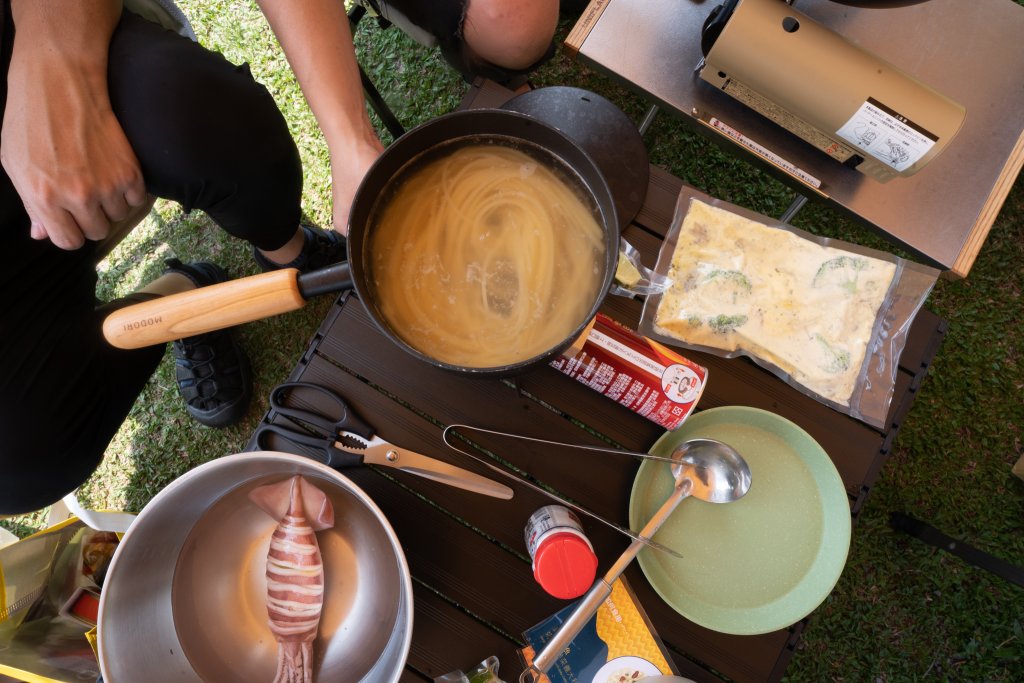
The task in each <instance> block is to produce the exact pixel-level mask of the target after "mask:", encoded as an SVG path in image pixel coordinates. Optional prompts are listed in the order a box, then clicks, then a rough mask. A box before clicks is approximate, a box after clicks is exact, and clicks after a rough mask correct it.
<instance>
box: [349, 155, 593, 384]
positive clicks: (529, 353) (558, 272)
mask: <svg viewBox="0 0 1024 683" xmlns="http://www.w3.org/2000/svg"><path fill="white" fill-rule="evenodd" d="M568 173H569V172H568V171H565V170H562V169H559V168H557V167H556V166H555V165H554V164H553V163H546V162H542V161H540V160H538V159H537V158H535V157H534V156H532V155H530V154H527V153H525V152H523V151H521V150H519V149H516V148H514V147H512V146H508V145H505V144H493V143H489V144H485V143H482V142H478V143H474V144H469V145H463V146H453V149H451V151H450V152H449V153H445V154H443V155H441V156H436V157H433V158H431V159H429V160H427V161H426V162H425V163H423V164H420V165H417V167H415V168H412V169H410V170H408V171H407V172H406V173H404V174H403V175H404V176H405V177H404V178H402V179H401V180H400V182H399V183H397V184H396V185H395V187H396V189H395V190H394V192H393V193H392V194H391V196H389V197H388V198H387V199H386V200H384V201H382V202H380V206H379V207H378V208H377V209H375V211H374V215H373V217H372V219H371V225H370V233H369V234H370V235H372V237H371V238H370V244H369V246H370V252H369V253H370V254H371V256H370V258H369V261H368V265H369V266H370V280H371V282H372V284H373V286H374V288H375V289H376V292H375V295H376V298H377V301H378V306H379V310H380V313H381V315H382V316H383V318H384V319H385V320H386V321H387V323H388V324H389V325H390V327H391V328H392V330H393V331H394V332H395V333H396V334H397V335H398V336H400V337H401V338H402V339H403V340H404V341H405V342H406V343H407V344H409V345H410V346H412V347H413V348H415V349H417V350H418V351H420V352H421V353H423V354H425V355H427V356H430V357H432V358H434V359H436V360H439V361H442V362H445V363H449V364H452V365H459V366H463V367H473V368H493V367H501V366H506V365H511V364H515V363H518V362H521V361H524V360H528V359H530V358H532V357H534V356H537V355H539V354H542V353H544V352H545V351H548V350H550V349H552V348H553V347H555V346H556V345H558V344H559V343H561V342H563V341H564V340H566V338H567V337H569V336H570V335H571V334H572V333H573V331H574V330H576V329H577V328H578V327H579V326H580V325H581V324H582V323H583V322H584V320H585V319H586V317H587V315H588V314H589V312H590V310H591V308H592V306H593V305H594V301H595V298H596V296H597V290H598V288H599V287H600V286H601V283H602V280H603V274H604V263H605V239H604V230H603V228H602V226H601V224H600V223H599V222H598V220H597V218H596V217H595V216H596V213H597V212H596V209H595V208H594V206H593V201H592V199H591V198H589V197H586V198H585V197H583V196H581V195H582V192H581V191H579V190H577V189H575V188H574V187H573V183H572V182H571V181H569V180H567V176H568Z"/></svg>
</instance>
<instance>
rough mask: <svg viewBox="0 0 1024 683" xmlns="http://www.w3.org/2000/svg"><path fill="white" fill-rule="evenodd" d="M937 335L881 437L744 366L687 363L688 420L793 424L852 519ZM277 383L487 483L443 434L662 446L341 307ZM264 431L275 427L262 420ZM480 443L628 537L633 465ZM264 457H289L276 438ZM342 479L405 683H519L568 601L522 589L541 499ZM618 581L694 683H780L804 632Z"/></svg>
mask: <svg viewBox="0 0 1024 683" xmlns="http://www.w3.org/2000/svg"><path fill="white" fill-rule="evenodd" d="M681 186H682V183H681V182H680V181H679V180H678V179H677V178H674V177H672V176H671V175H668V174H667V173H665V172H662V171H659V170H658V169H656V168H652V169H651V179H650V184H649V188H648V193H647V197H646V201H645V204H644V207H643V209H642V210H641V212H640V214H639V216H638V217H637V218H636V220H635V221H634V222H633V224H632V225H631V226H630V227H629V228H628V230H627V231H626V232H625V235H624V236H625V237H626V239H627V240H629V241H630V242H631V243H632V244H633V245H634V246H636V247H637V248H638V249H639V250H640V251H641V252H642V253H643V255H644V258H645V262H647V263H653V262H654V260H655V256H656V253H657V250H658V248H659V245H660V243H661V239H662V237H663V236H664V234H665V231H666V230H667V228H668V227H669V223H670V221H671V218H672V213H673V207H674V203H675V198H676V196H677V195H678V193H679V190H680V188H681ZM641 306H642V304H641V302H640V301H638V300H634V299H626V298H622V297H616V296H609V297H608V298H607V300H606V302H605V304H604V308H603V310H604V312H606V313H607V314H609V315H610V316H612V317H613V318H615V319H616V320H618V321H620V322H622V323H624V324H626V325H629V326H633V327H634V328H635V326H636V324H637V322H638V320H639V316H640V311H641ZM944 331H945V323H944V322H943V321H942V320H940V319H939V318H937V317H936V316H934V315H932V314H930V313H928V312H927V311H922V312H921V313H920V314H919V315H918V317H917V319H916V321H915V323H914V325H913V327H912V330H911V332H910V337H909V341H908V344H907V347H906V350H905V351H904V353H903V356H902V359H901V362H900V370H899V378H898V381H897V387H896V395H895V398H894V400H893V404H892V408H891V410H890V416H889V421H888V424H887V427H886V428H885V429H884V430H877V429H873V428H871V427H868V426H866V425H864V424H863V423H860V422H858V421H856V420H853V419H851V418H848V417H846V416H844V415H841V414H839V413H837V412H835V411H833V410H831V409H829V408H827V407H825V406H823V405H821V404H819V403H817V402H815V401H814V400H812V399H810V398H808V397H806V396H804V395H803V394H801V393H800V392H798V391H796V390H795V389H792V388H791V387H789V386H787V385H786V384H784V383H783V382H781V381H780V380H778V379H776V378H775V377H774V376H772V375H770V374H769V373H767V372H765V371H764V370H762V369H760V368H758V367H757V366H755V365H754V364H753V363H750V362H747V361H745V360H742V359H739V360H724V359H720V358H715V357H712V356H708V355H704V354H700V353H691V352H685V355H686V356H688V357H690V358H692V359H693V360H695V361H697V362H698V363H701V364H702V365H705V366H706V367H708V368H709V369H710V377H709V382H708V385H707V388H706V390H705V393H704V395H703V397H702V399H701V402H700V405H699V409H707V408H711V407H715V406H725V405H747V406H754V407H758V408H763V409H765V410H770V411H772V412H775V413H778V414H780V415H782V416H784V417H786V418H788V419H790V420H792V421H794V422H796V423H797V424H798V425H800V426H801V427H803V428H804V429H805V430H806V431H807V432H808V433H810V434H811V435H812V436H813V437H814V438H815V439H816V440H817V441H818V442H819V443H820V444H821V445H822V447H823V448H824V449H825V450H826V451H827V452H828V453H829V455H830V456H831V458H832V459H833V461H834V462H835V464H836V467H837V469H838V471H839V473H840V475H841V476H842V479H843V482H844V484H845V485H846V489H847V492H848V494H849V498H850V504H851V511H852V513H853V514H854V515H856V513H857V512H858V511H859V509H860V506H861V505H862V504H863V501H864V498H865V496H866V495H867V492H868V491H869V490H870V487H871V484H872V482H873V481H874V480H875V478H876V477H877V476H878V472H879V468H880V467H881V465H882V463H883V462H884V460H885V457H886V455H887V453H888V452H889V449H890V447H891V445H892V440H893V438H894V436H895V434H896V431H897V430H898V428H899V424H900V422H901V421H902V420H903V417H904V416H905V415H906V412H907V410H909V408H910V405H911V404H912V402H913V400H914V394H915V391H916V389H917V387H918V386H919V384H920V382H921V381H922V379H923V377H924V374H925V370H926V368H927V366H928V364H929V362H930V360H931V358H932V356H933V355H934V354H935V352H936V350H937V348H938V346H939V345H940V343H941V340H942V336H943V333H944ZM288 379H289V380H292V381H294V380H302V381H306V382H314V383H317V384H322V385H324V386H327V387H330V388H332V389H334V390H336V391H337V392H339V393H341V394H342V395H343V396H345V397H346V398H347V399H348V400H349V401H350V402H351V403H352V404H353V405H354V406H356V407H357V409H358V411H359V412H360V413H361V414H362V415H363V416H364V417H366V418H367V419H368V420H369V421H370V422H371V423H372V424H374V425H375V426H376V427H377V430H378V432H379V434H380V435H381V436H382V437H383V438H385V439H387V440H389V441H392V442H394V443H397V444H399V445H401V446H404V447H406V448H409V449H413V450H416V451H419V452H421V453H424V454H426V455H429V456H432V457H435V458H439V459H442V460H446V461H448V462H451V463H453V464H456V465H458V466H460V467H464V468H466V469H470V470H473V471H477V472H479V473H481V474H484V475H485V476H490V477H492V478H498V477H497V476H496V475H495V474H494V473H493V472H491V471H489V470H488V469H487V468H486V467H485V466H483V465H481V464H479V463H477V462H474V461H473V460H472V459H470V458H467V457H466V456H464V455H461V454H458V453H455V452H454V451H452V450H451V449H449V448H447V447H446V446H445V445H444V443H443V441H442V439H441V432H442V429H443V426H444V425H450V424H456V423H463V424H470V425H476V426H481V427H486V428H489V429H495V430H499V431H505V432H512V433H517V434H522V435H526V436H533V437H537V438H543V439H549V440H554V441H560V442H564V443H578V444H595V445H597V444H600V445H605V443H604V441H603V439H607V440H610V441H611V442H613V443H615V444H618V445H620V446H621V447H622V448H625V449H630V450H638V451H646V450H647V449H648V448H650V446H651V445H652V444H653V443H654V441H655V440H656V439H657V438H658V437H659V436H660V435H661V434H662V433H663V430H662V429H661V428H659V427H658V426H656V425H655V424H653V423H652V422H649V421H648V420H646V419H645V418H643V417H640V416H639V415H637V414H635V413H633V412H631V411H630V410H628V409H626V408H624V407H622V406H620V405H618V404H617V403H616V402H614V401H610V400H608V399H607V398H605V397H603V396H601V395H599V394H598V393H596V392H594V391H592V390H591V389H588V388H587V387H585V386H583V385H582V384H579V383H578V382H576V381H575V380H573V379H571V378H569V377H566V376H564V375H562V374H561V373H559V372H558V371H556V370H554V369H552V368H550V367H547V366H542V367H539V368H536V369H533V370H531V371H529V372H527V373H525V374H522V375H520V376H518V377H517V378H516V379H515V381H514V382H512V381H508V380H481V379H472V378H467V377H463V376H460V375H457V374H454V373H451V372H446V371H443V370H439V369H436V368H433V367H429V366H427V365H426V364H424V363H422V362H421V361H419V360H417V359H416V358H414V357H412V356H411V355H410V354H408V353H406V352H404V351H403V350H401V349H400V348H398V347H397V346H396V345H395V344H393V343H392V342H391V341H389V340H388V339H387V338H386V337H385V336H383V335H382V333H381V332H380V331H379V330H378V329H377V328H376V326H375V325H374V323H373V322H372V321H371V319H370V318H369V316H368V314H367V313H366V311H365V309H364V308H363V306H362V304H361V303H360V301H359V300H358V298H356V297H355V296H354V295H351V294H345V295H342V296H341V297H339V298H338V300H337V301H336V303H335V305H334V306H333V307H332V309H331V311H330V313H329V314H328V316H327V318H326V319H325V321H324V322H323V324H322V326H321V328H320V330H319V331H318V333H317V334H316V336H315V338H314V339H313V340H312V342H311V343H310V346H309V348H308V350H307V352H306V353H305V354H304V355H303V357H302V359H301V360H300V361H299V362H298V363H297V365H296V366H295V368H294V370H293V371H292V373H291V375H290V376H289V378H288ZM264 419H265V420H267V421H275V420H283V419H284V418H282V417H281V416H276V415H275V414H273V412H271V413H268V414H267V415H266V416H265V418H264ZM581 425H587V426H588V427H589V429H585V428H583V427H582V426H581ZM599 435H600V436H599ZM480 441H481V444H482V445H483V446H485V447H488V448H490V449H491V450H493V451H494V452H495V453H498V454H500V455H502V456H503V457H505V458H507V460H508V461H510V462H512V463H514V464H515V465H517V466H519V467H521V468H523V469H524V470H525V471H526V472H529V473H530V474H531V475H532V476H534V477H536V479H537V480H539V481H542V482H544V483H546V484H548V485H550V486H551V487H553V488H554V489H555V490H556V491H558V492H559V494H560V495H562V496H566V497H569V498H570V499H572V500H575V501H576V502H577V503H579V504H580V505H583V506H584V507H586V508H588V509H589V510H592V511H593V512H595V513H597V514H599V515H602V516H603V517H605V518H606V519H609V520H611V521H613V522H615V523H617V524H621V525H623V526H625V525H627V524H628V520H627V506H628V502H629V496H630V488H631V486H632V483H633V479H634V477H635V474H636V469H637V463H636V462H635V461H633V460H631V459H629V458H616V457H605V458H601V457H594V456H593V455H592V454H591V455H587V456H584V457H581V456H580V454H578V453H567V454H565V455H564V457H561V456H556V455H553V454H552V453H551V452H550V450H548V451H545V450H544V449H542V448H538V447H535V446H529V445H523V444H516V446H515V447H514V448H510V445H509V444H508V443H507V442H503V441H500V440H496V439H488V438H481V439H480ZM268 446H269V447H270V448H274V449H277V450H285V451H291V452H301V449H299V450H296V447H294V446H292V445H290V444H287V443H285V442H283V441H282V442H280V443H273V442H272V443H269V444H268ZM249 447H250V448H251V449H252V448H255V444H253V443H250V445H249ZM306 454H307V455H309V453H306ZM345 474H346V475H347V476H349V477H350V478H351V479H352V481H354V482H355V483H356V484H357V485H358V486H359V487H361V488H362V489H364V490H365V491H366V492H367V493H368V494H369V495H370V496H371V497H372V498H373V500H374V501H375V502H376V503H377V505H378V506H379V507H380V508H381V510H382V511H383V512H384V514H385V515H386V517H387V519H388V520H389V521H390V523H391V525H392V526H393V527H394V529H395V531H396V533H397V535H398V538H399V539H400V541H401V543H402V546H403V548H404V550H405V554H406V557H407V559H408V562H409V566H410V570H411V572H412V577H413V588H414V608H415V617H414V626H413V641H412V647H411V650H410V653H409V658H408V662H407V665H406V670H405V675H404V677H403V680H409V681H423V680H430V679H432V678H433V677H435V676H439V675H441V674H444V673H447V672H449V671H451V670H454V669H463V670H467V669H469V668H470V667H472V666H474V665H475V664H476V663H478V662H480V661H481V660H483V659H484V658H486V657H487V656H490V655H497V656H498V657H499V660H500V663H501V671H500V673H501V675H502V677H503V678H504V679H505V680H509V681H512V680H516V679H517V677H518V675H519V672H520V670H521V668H522V667H521V664H520V662H519V660H518V657H517V650H518V648H520V647H521V646H522V645H523V641H522V636H521V634H522V633H523V631H524V630H526V629H528V628H530V627H532V626H534V625H535V624H537V623H539V622H540V621H542V620H543V619H545V618H547V617H548V616H550V615H551V614H554V613H555V612H557V611H558V610H560V609H561V608H563V607H565V606H566V604H568V603H566V602H564V601H561V600H557V599H555V598H553V597H551V596H549V595H547V594H546V593H545V592H544V591H543V590H542V589H541V588H540V586H539V585H538V584H537V583H536V582H535V581H534V579H533V577H532V573H531V570H530V564H529V559H528V557H527V552H526V549H525V546H524V541H523V529H524V526H525V524H526V521H527V519H528V518H529V516H530V514H531V513H533V512H534V511H535V510H537V509H538V508H540V507H542V506H544V505H548V504H551V502H552V501H551V500H550V499H549V498H547V497H545V496H543V495H541V494H540V493H537V492H535V491H534V490H533V489H531V488H529V487H526V486H523V485H520V484H516V483H514V482H511V481H504V482H503V483H508V484H510V485H512V486H513V488H514V490H515V497H514V498H513V499H512V500H510V501H502V500H497V499H493V498H487V497H484V496H480V495H477V494H473V493H468V492H465V491H462V490H459V489H455V488H451V487H448V486H445V485H443V484H439V483H435V482H432V481H429V480H426V479H423V478H419V477H416V476H415V475H411V474H406V473H403V472H395V471H393V470H388V471H380V470H378V469H376V468H373V467H360V468H356V469H350V470H346V471H345ZM584 526H585V527H586V530H587V534H588V537H589V539H590V540H591V542H592V543H593V546H594V548H595V551H596V553H597V556H598V558H599V561H600V564H599V567H598V571H599V572H600V573H602V574H603V573H604V572H605V571H607V570H608V568H609V567H610V565H611V563H612V562H613V561H614V560H615V559H616V558H618V556H619V555H620V554H621V553H622V552H623V550H625V548H626V546H627V545H628V539H627V538H626V537H625V536H623V535H621V534H619V533H617V532H615V531H614V530H612V529H610V528H608V527H604V526H602V525H600V524H596V523H589V524H588V523H586V522H585V523H584ZM626 577H627V579H628V580H629V582H630V584H631V586H632V588H633V589H634V591H635V592H636V595H637V597H638V599H639V602H640V604H641V605H642V606H643V608H644V610H645V611H646V612H647V614H648V616H649V617H650V619H651V621H652V623H653V625H654V627H655V629H656V631H657V633H658V635H659V636H660V637H661V638H662V640H663V641H664V642H665V644H666V646H667V647H668V649H669V650H670V652H671V655H672V657H673V660H674V662H675V665H676V666H677V667H678V669H679V671H680V673H681V674H682V675H684V676H687V677H689V678H692V679H694V680H696V681H700V682H704V681H706V682H708V683H711V682H712V681H720V680H721V679H720V678H719V677H718V676H716V675H715V674H713V673H712V671H716V672H719V673H720V674H722V675H724V676H727V677H728V678H731V679H733V680H736V681H775V680H778V679H779V678H780V677H781V676H782V674H783V672H784V670H785V668H786V665H787V663H788V662H789V660H790V658H791V656H792V653H793V650H794V648H795V646H796V644H797V641H798V640H799V637H800V633H801V632H802V630H803V627H804V624H805V623H806V620H805V621H804V622H800V623H797V624H795V625H793V626H792V627H790V628H787V629H783V630H780V631H777V632H774V633H769V634H765V635H759V636H732V635H725V634H721V633H717V632H714V631H710V630H708V629H705V628H703V627H700V626H697V625H696V624H693V623H691V622H689V621H688V620H686V619H684V618H683V617H681V616H679V615H678V614H677V613H676V612H675V611H674V610H673V609H672V608H671V607H669V606H668V605H667V604H666V603H664V602H663V601H662V600H661V598H659V597H658V595H657V594H656V593H655V592H654V590H653V589H652V587H651V586H650V584H649V583H648V582H647V580H646V579H645V577H644V575H643V573H642V572H641V570H640V568H639V567H638V565H637V564H636V563H634V564H633V565H632V566H631V567H630V568H629V569H628V570H627V571H626Z"/></svg>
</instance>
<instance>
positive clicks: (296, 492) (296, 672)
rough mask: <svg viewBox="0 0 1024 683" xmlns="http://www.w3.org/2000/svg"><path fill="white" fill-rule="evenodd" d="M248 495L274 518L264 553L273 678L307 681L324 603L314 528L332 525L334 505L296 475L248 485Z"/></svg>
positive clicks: (297, 682) (283, 682) (276, 682)
mask: <svg viewBox="0 0 1024 683" xmlns="http://www.w3.org/2000/svg"><path fill="white" fill-rule="evenodd" d="M249 498H250V499H251V500H252V501H253V502H254V503H256V504H257V505H259V506H260V507H261V508H262V509H263V510H264V511H266V512H267V514H269V515H270V516H271V517H273V518H274V519H276V520H279V522H278V525H277V528H276V529H275V530H274V535H273V536H272V537H271V539H270V551H269V552H268V553H267V616H268V619H269V622H270V630H271V632H272V633H273V634H274V638H275V640H277V675H276V676H275V678H274V683H312V681H313V640H314V639H315V638H316V633H317V628H318V627H319V625H320V612H321V610H322V609H323V604H324V571H323V562H322V560H321V557H320V546H319V545H318V544H317V542H316V533H315V532H317V531H320V530H321V529H329V528H330V527H332V526H334V508H333V506H332V505H331V501H330V500H329V499H328V498H327V496H326V494H324V492H323V491H321V490H320V489H318V488H317V487H315V486H313V485H312V484H310V483H309V482H308V481H307V480H306V479H304V478H303V477H301V476H298V475H296V476H294V477H292V478H291V479H288V480H286V481H283V482H280V483H277V484H268V485H266V486H261V487H259V488H256V489H253V491H252V492H251V493H250V494H249Z"/></svg>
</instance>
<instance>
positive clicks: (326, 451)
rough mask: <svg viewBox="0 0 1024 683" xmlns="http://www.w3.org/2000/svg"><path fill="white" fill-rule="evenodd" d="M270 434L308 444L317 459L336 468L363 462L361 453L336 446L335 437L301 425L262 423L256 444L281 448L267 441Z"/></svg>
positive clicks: (295, 442)
mask: <svg viewBox="0 0 1024 683" xmlns="http://www.w3.org/2000/svg"><path fill="white" fill-rule="evenodd" d="M270 434H276V435H277V436H279V437H281V438H282V439H285V440H286V441H290V442H291V443H293V444H296V445H299V446H306V447H307V448H309V449H310V450H312V451H313V452H314V453H316V455H315V456H314V459H315V460H317V461H318V462H322V463H323V464H325V465H327V466H328V467H333V468H334V469H336V470H338V469H343V468H345V467H356V466H357V465H362V464H363V456H362V455H360V454H359V453H349V452H347V451H343V450H339V449H337V448H335V447H334V441H335V439H334V438H333V437H330V436H320V435H318V434H311V433H309V432H305V431H301V430H300V428H299V427H286V426H284V425H279V424H273V423H264V424H261V425H260V426H259V427H258V428H257V429H256V445H257V446H258V447H259V449H260V450H264V451H266V450H279V449H273V448H271V447H270V446H269V444H268V443H267V437H268V435H270ZM299 455H307V456H308V453H305V452H303V453H299Z"/></svg>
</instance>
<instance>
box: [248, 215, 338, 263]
mask: <svg viewBox="0 0 1024 683" xmlns="http://www.w3.org/2000/svg"><path fill="white" fill-rule="evenodd" d="M302 232H303V233H305V237H306V241H305V243H303V245H302V251H301V252H300V253H299V255H298V257H296V259H295V260H294V261H292V262H290V263H284V264H279V263H274V262H273V261H271V260H270V259H268V258H267V257H266V256H264V255H263V254H262V253H261V252H260V250H259V249H257V248H255V247H253V250H252V254H253V257H255V259H256V265H258V266H259V267H260V270H262V271H263V272H264V273H266V272H269V271H271V270H280V269H281V268H298V269H299V272H301V273H308V272H309V271H311V270H320V269H321V268H326V267H327V266H333V265H334V264H335V263H341V262H342V261H344V260H345V259H346V258H347V257H348V253H347V252H346V247H345V236H344V235H342V234H341V233H340V232H337V231H335V230H324V229H323V228H318V227H316V226H313V225H303V226H302Z"/></svg>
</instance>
